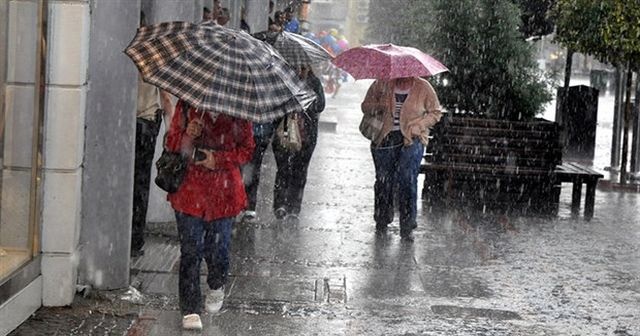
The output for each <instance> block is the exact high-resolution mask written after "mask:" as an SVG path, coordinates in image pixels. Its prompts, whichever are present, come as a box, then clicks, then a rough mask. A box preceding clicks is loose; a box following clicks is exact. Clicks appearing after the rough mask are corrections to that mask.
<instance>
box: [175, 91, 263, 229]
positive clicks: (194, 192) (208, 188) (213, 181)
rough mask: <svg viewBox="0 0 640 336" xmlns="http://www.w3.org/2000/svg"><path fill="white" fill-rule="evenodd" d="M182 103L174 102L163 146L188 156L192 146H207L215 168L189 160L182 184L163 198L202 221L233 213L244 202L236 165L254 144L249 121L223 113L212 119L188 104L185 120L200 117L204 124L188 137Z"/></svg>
mask: <svg viewBox="0 0 640 336" xmlns="http://www.w3.org/2000/svg"><path fill="white" fill-rule="evenodd" d="M184 106H185V104H184V103H183V102H182V101H179V102H178V104H177V105H176V109H175V113H174V114H173V119H172V121H171V127H170V129H169V133H168V135H167V141H166V148H167V149H168V150H169V151H172V152H178V151H180V152H182V153H184V154H188V155H189V157H191V153H192V152H193V148H194V146H195V147H198V148H206V149H211V150H213V157H214V159H215V164H216V166H217V167H219V168H217V169H214V170H210V169H208V168H205V167H204V166H198V165H195V164H194V163H193V162H190V163H189V166H188V167H187V172H186V176H185V178H184V180H183V182H182V185H180V188H179V189H178V191H176V192H175V193H172V194H169V195H167V199H168V200H169V202H171V206H172V207H173V209H174V210H176V211H179V212H182V213H185V214H188V215H191V216H194V217H200V218H203V219H204V220H205V221H212V220H215V219H220V218H226V217H233V216H236V215H237V214H239V213H240V211H242V210H243V209H244V208H245V207H246V203H247V196H246V194H245V192H244V184H243V181H242V176H241V174H240V165H242V164H244V163H246V162H248V161H249V160H250V159H251V155H252V154H253V148H254V147H255V143H254V141H253V131H252V127H251V123H250V122H248V121H245V120H241V119H236V118H233V117H230V116H227V115H224V114H219V115H218V116H217V118H215V120H214V119H213V117H212V115H211V113H209V112H200V111H196V110H195V109H193V108H190V109H189V111H188V120H193V119H201V120H202V122H203V124H204V126H203V129H202V134H201V135H200V136H199V137H198V138H196V139H192V138H191V137H190V136H188V135H187V134H186V127H185V125H186V123H185V121H184V112H183V107H184ZM203 113H204V114H203Z"/></svg>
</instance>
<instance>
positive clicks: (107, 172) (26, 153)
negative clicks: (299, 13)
mask: <svg viewBox="0 0 640 336" xmlns="http://www.w3.org/2000/svg"><path fill="white" fill-rule="evenodd" d="M212 4H213V1H212V0H181V1H175V0H131V1H129V0H126V1H111V0H91V1H87V0H64V1H52V0H0V167H1V168H2V170H1V172H0V174H1V175H0V336H3V335H6V334H8V333H9V332H11V331H12V330H13V329H15V328H16V327H17V326H18V325H19V324H20V323H22V322H23V321H24V320H26V319H27V318H28V317H29V316H30V315H31V314H32V313H33V312H35V311H36V310H37V309H38V308H40V307H41V306H65V305H69V304H71V303H72V302H73V299H74V295H75V291H76V286H78V285H81V286H90V287H93V288H96V289H102V290H109V289H118V288H124V287H126V286H128V285H129V264H130V259H129V244H130V234H131V233H130V229H131V213H132V209H131V205H132V202H133V200H132V197H133V196H132V195H133V190H132V189H133V188H132V186H133V160H134V148H133V147H134V146H133V144H134V143H135V141H134V140H135V108H136V96H137V91H136V88H137V70H136V68H135V66H134V65H133V63H132V62H131V60H130V59H128V58H127V57H126V55H125V54H124V53H123V52H122V51H123V50H124V49H125V47H126V46H127V44H128V43H129V42H130V41H131V39H132V38H133V36H134V35H135V32H136V29H137V27H138V25H139V19H140V18H139V13H140V11H141V10H144V11H145V12H146V13H147V15H148V18H151V19H152V22H163V21H191V22H199V21H200V20H201V18H202V8H203V7H204V6H207V5H209V6H211V5H212ZM221 4H222V5H223V6H227V7H228V8H229V9H230V10H231V11H232V12H233V13H234V14H233V20H232V22H231V23H230V26H232V27H236V28H237V27H238V26H239V18H240V12H241V8H243V7H244V9H245V10H246V12H247V13H246V15H247V20H248V22H249V24H250V25H252V27H256V29H266V21H267V17H266V16H267V8H268V0H223V1H222V2H221ZM163 203H166V201H163Z"/></svg>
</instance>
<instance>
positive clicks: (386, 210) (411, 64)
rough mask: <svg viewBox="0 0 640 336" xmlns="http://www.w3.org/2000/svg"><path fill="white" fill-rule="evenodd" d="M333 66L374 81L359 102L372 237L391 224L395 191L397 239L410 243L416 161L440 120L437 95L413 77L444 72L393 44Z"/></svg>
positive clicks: (344, 57)
mask: <svg viewBox="0 0 640 336" xmlns="http://www.w3.org/2000/svg"><path fill="white" fill-rule="evenodd" d="M334 63H335V64H336V65H337V66H339V67H341V68H343V69H344V70H345V71H347V72H349V73H351V75H352V76H353V77H354V78H356V79H361V78H375V79H377V80H376V81H375V82H373V84H371V86H370V87H369V90H368V91H367V94H366V96H365V98H364V100H363V102H362V105H361V109H362V113H363V120H362V123H361V125H360V130H361V132H363V135H365V136H366V137H368V138H369V140H371V155H372V157H373V163H374V166H375V170H376V181H375V184H374V193H375V201H374V202H375V204H374V215H373V217H374V220H375V222H376V232H378V233H384V232H386V230H387V226H388V225H389V224H390V223H391V222H393V217H394V207H393V206H394V192H395V190H396V188H397V191H398V193H397V201H398V206H399V210H400V236H401V237H402V238H403V239H404V240H408V241H413V235H412V232H413V230H414V229H415V228H416V227H417V222H416V215H417V210H416V208H417V200H418V198H417V194H418V193H417V189H418V186H417V185H418V173H419V169H420V162H421V161H422V156H423V154H424V146H425V145H426V144H427V141H428V135H429V129H430V128H431V127H432V126H433V125H435V124H436V123H437V122H438V121H439V120H440V117H441V107H440V102H439V100H438V96H437V94H436V92H435V90H434V89H433V87H432V86H431V84H429V82H427V81H426V80H424V79H422V78H420V77H417V76H431V75H434V74H437V73H440V72H443V71H447V68H446V67H445V66H444V65H442V64H440V62H438V61H436V60H435V59H433V58H432V57H431V56H429V55H427V54H425V53H423V52H421V51H420V50H418V49H415V48H410V47H399V46H394V45H391V44H386V45H371V46H364V47H358V48H352V49H349V50H347V51H346V52H344V53H342V54H341V55H340V56H338V57H337V58H336V59H335V60H334Z"/></svg>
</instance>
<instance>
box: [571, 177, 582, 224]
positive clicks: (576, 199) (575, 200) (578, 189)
mask: <svg viewBox="0 0 640 336" xmlns="http://www.w3.org/2000/svg"><path fill="white" fill-rule="evenodd" d="M581 196H582V180H575V181H573V193H572V194H571V215H572V216H578V215H580V197H581Z"/></svg>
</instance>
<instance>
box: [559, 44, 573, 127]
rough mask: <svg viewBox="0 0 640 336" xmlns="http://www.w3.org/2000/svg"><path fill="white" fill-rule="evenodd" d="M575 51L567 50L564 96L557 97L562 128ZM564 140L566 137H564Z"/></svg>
mask: <svg viewBox="0 0 640 336" xmlns="http://www.w3.org/2000/svg"><path fill="white" fill-rule="evenodd" d="M572 60H573V50H571V49H569V48H567V59H566V62H565V66H564V89H563V90H562V95H559V96H558V97H556V122H557V123H558V124H560V125H562V126H564V121H563V120H562V117H563V111H564V110H563V107H562V105H564V104H565V102H566V100H567V97H569V82H570V81H571V66H572V64H573V62H572ZM563 138H564V137H563Z"/></svg>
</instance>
